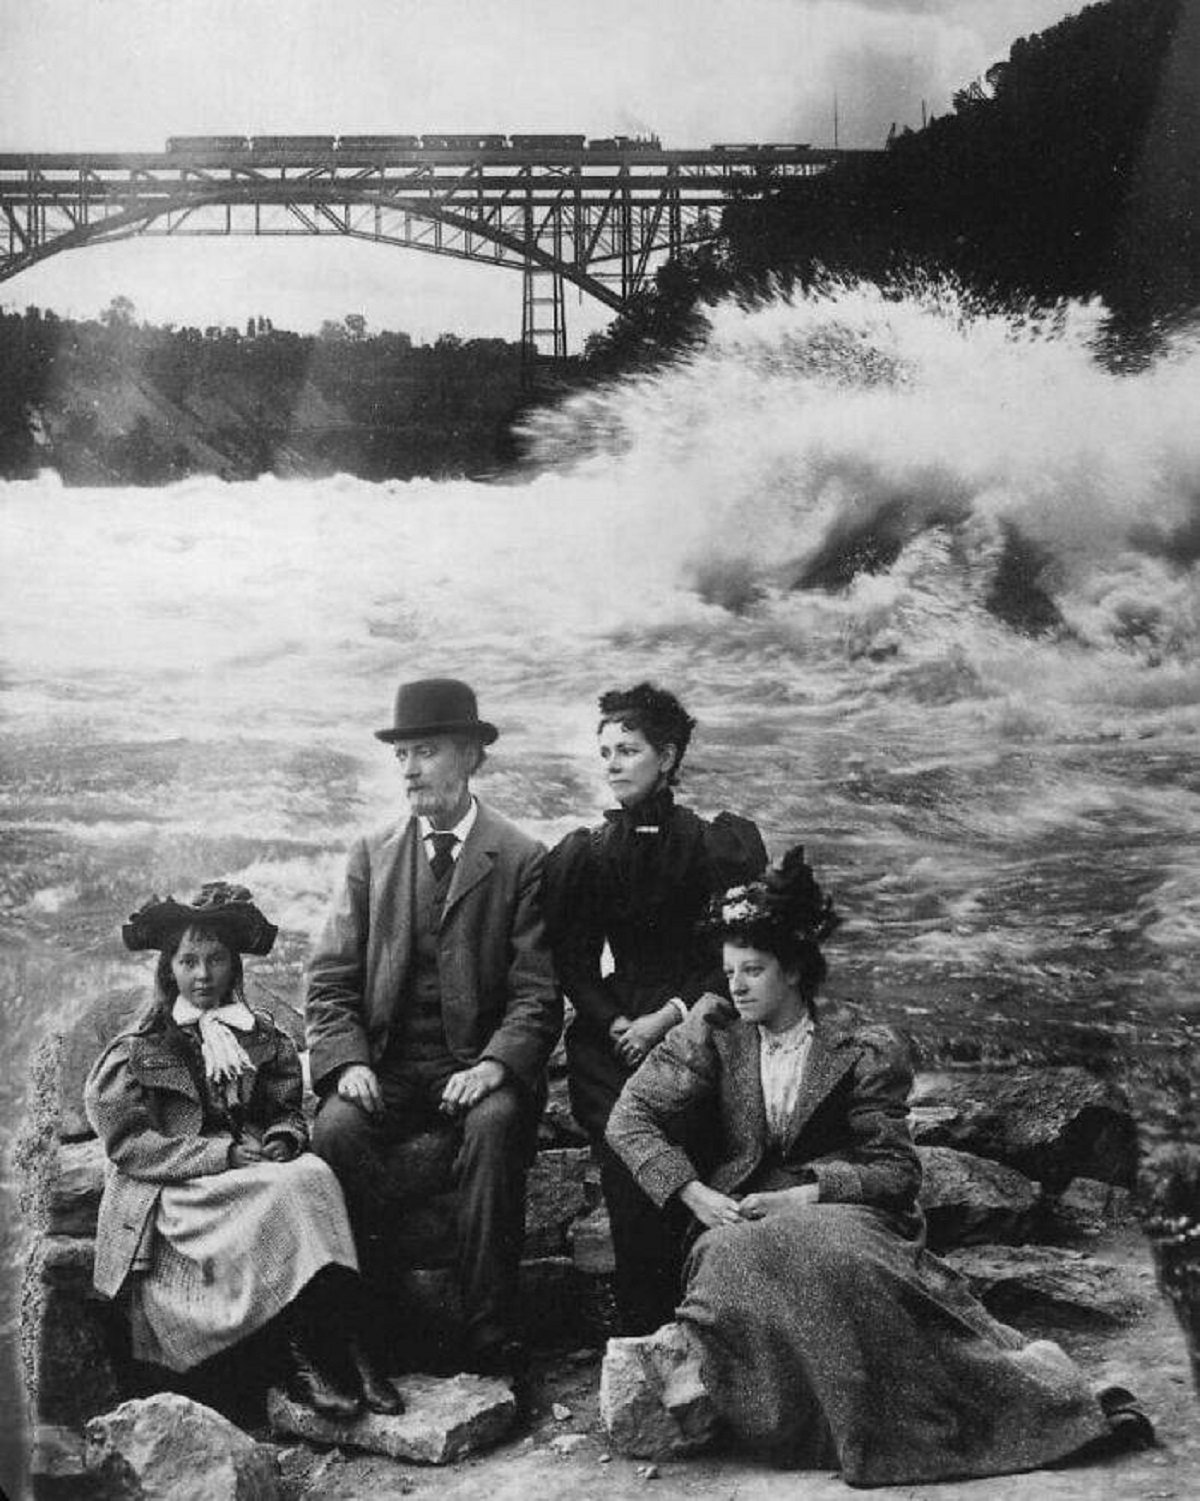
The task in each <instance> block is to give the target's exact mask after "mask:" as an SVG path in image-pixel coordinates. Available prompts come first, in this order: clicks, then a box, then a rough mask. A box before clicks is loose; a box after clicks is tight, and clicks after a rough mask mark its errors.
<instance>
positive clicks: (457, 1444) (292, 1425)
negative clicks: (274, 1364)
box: [267, 1374, 517, 1465]
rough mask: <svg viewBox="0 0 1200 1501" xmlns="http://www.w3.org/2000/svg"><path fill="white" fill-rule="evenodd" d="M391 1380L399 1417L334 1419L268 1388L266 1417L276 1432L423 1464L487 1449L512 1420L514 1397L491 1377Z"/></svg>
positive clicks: (369, 1415) (448, 1460)
mask: <svg viewBox="0 0 1200 1501" xmlns="http://www.w3.org/2000/svg"><path fill="white" fill-rule="evenodd" d="M394 1385H395V1387H396V1389H397V1391H398V1392H399V1393H400V1395H401V1396H402V1397H403V1398H404V1407H405V1410H404V1412H403V1413H401V1414H400V1415H399V1417H385V1416H384V1415H383V1414H381V1413H374V1412H367V1413H364V1414H363V1415H362V1417H359V1418H355V1419H354V1421H353V1422H351V1423H334V1422H331V1421H330V1420H329V1419H328V1418H323V1417H320V1416H319V1415H318V1414H317V1413H315V1412H313V1410H312V1408H311V1407H305V1406H304V1405H303V1404H302V1403H300V1402H294V1401H292V1399H291V1398H290V1397H289V1396H287V1394H286V1393H285V1392H283V1391H281V1390H280V1389H279V1388H278V1387H272V1388H271V1391H270V1392H269V1393H268V1395H267V1418H268V1420H269V1421H270V1424H271V1429H272V1432H274V1433H277V1434H288V1435H290V1436H291V1437H293V1438H303V1439H308V1440H309V1442H311V1443H315V1444H337V1445H339V1446H341V1447H345V1448H354V1449H366V1450H369V1451H370V1452H372V1453H375V1454H385V1455H387V1456H388V1458H389V1459H406V1460H409V1461H411V1462H412V1463H414V1464H424V1465H445V1464H450V1463H452V1462H453V1461H454V1460H456V1459H461V1458H462V1457H463V1455H464V1454H474V1453H476V1452H477V1451H478V1450H480V1449H486V1448H489V1447H490V1446H491V1445H492V1444H495V1443H498V1442H499V1441H500V1440H501V1439H502V1438H503V1437H504V1436H505V1434H507V1433H508V1432H509V1430H510V1429H511V1428H512V1426H513V1424H514V1423H515V1422H516V1417H517V1401H516V1398H515V1397H514V1396H513V1394H512V1390H511V1389H510V1387H509V1386H508V1385H507V1384H506V1383H505V1382H503V1381H498V1380H496V1379H495V1378H494V1377H490V1376H471V1375H466V1374H464V1375H459V1376H424V1375H408V1376H402V1377H398V1378H397V1379H396V1381H395V1383H394Z"/></svg>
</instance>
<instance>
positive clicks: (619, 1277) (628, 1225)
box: [546, 683, 767, 1334]
mask: <svg viewBox="0 0 1200 1501" xmlns="http://www.w3.org/2000/svg"><path fill="white" fill-rule="evenodd" d="M695 725H696V721H695V720H694V719H692V718H691V716H690V715H689V714H688V713H687V711H686V710H685V709H684V707H683V705H682V704H681V703H680V702H679V700H678V699H677V698H676V697H675V695H674V694H673V693H668V692H666V691H665V690H664V689H661V688H656V687H654V686H652V685H651V684H650V683H639V684H637V686H636V687H633V688H629V689H625V690H621V689H614V690H612V691H610V692H608V693H604V694H602V695H601V697H600V723H599V726H598V728H597V735H598V741H599V751H600V760H601V762H602V763H603V765H604V768H605V771H606V774H607V779H608V785H609V787H610V788H611V789H612V793H613V796H614V797H615V799H616V801H617V804H618V806H617V807H616V808H615V809H613V810H612V811H611V812H609V813H606V814H605V816H604V817H605V821H604V823H603V824H601V825H599V827H597V828H593V829H577V830H575V831H574V832H573V833H571V834H568V835H567V837H566V838H565V839H564V840H563V841H562V843H561V844H559V845H558V847H557V848H556V849H555V850H554V851H553V853H552V854H551V856H550V859H549V862H548V864H547V869H546V914H547V924H548V927H549V930H550V934H551V941H552V943H553V945H554V956H555V962H556V964H557V966H558V971H559V976H560V979H561V981H562V985H563V989H564V990H565V992H566V994H567V996H568V998H569V999H570V1001H571V1004H572V1006H573V1007H574V1011H575V1015H574V1018H573V1020H572V1022H571V1025H570V1028H569V1030H568V1033H567V1061H568V1067H569V1085H570V1094H571V1108H572V1111H573V1112H574V1115H575V1118H576V1120H577V1121H578V1122H579V1124H580V1125H581V1126H582V1127H583V1128H584V1130H585V1131H586V1132H587V1133H588V1136H589V1137H590V1138H591V1140H592V1144H593V1146H594V1148H595V1150H596V1153H597V1155H598V1157H599V1161H600V1181H601V1185H602V1187H603V1191H604V1199H605V1202H606V1204H607V1206H608V1213H609V1219H610V1221H611V1224H612V1237H613V1251H614V1254H615V1258H616V1295H617V1309H618V1314H619V1317H620V1321H621V1326H622V1331H623V1332H624V1333H626V1334H645V1333H648V1332H649V1331H650V1330H652V1329H656V1328H657V1327H658V1325H659V1324H661V1323H662V1322H663V1321H664V1320H665V1319H669V1318H670V1317H671V1314H672V1310H673V1309H674V1307H675V1302H676V1300H677V1298H678V1295H679V1268H680V1230H681V1229H682V1221H681V1219H680V1217H679V1216H675V1217H674V1220H672V1217H671V1216H669V1215H664V1214H662V1213H660V1211H659V1210H658V1209H657V1208H656V1207H655V1206H654V1205H653V1204H652V1203H651V1202H650V1200H649V1199H648V1198H647V1197H646V1195H645V1194H644V1193H643V1192H642V1190H641V1189H640V1188H639V1187H638V1186H637V1184H636V1183H635V1182H634V1181H633V1179H632V1178H631V1177H630V1175H629V1173H628V1172H627V1170H626V1168H625V1167H624V1165H623V1164H622V1163H621V1161H620V1160H619V1159H618V1158H617V1157H616V1156H615V1154H614V1153H613V1152H612V1150H611V1149H610V1148H609V1147H607V1146H606V1145H605V1142H604V1130H605V1127H606V1126H607V1124H608V1117H609V1112H610V1111H611V1110H612V1107H613V1105H614V1104H615V1103H616V1100H617V1096H618V1095H619V1094H620V1092H621V1090H622V1088H623V1087H624V1084H625V1081H626V1080H627V1079H628V1078H629V1077H630V1075H631V1074H632V1073H633V1072H634V1071H635V1070H636V1069H637V1068H638V1067H639V1066H640V1064H641V1063H642V1062H643V1060H644V1059H645V1058H646V1057H647V1056H648V1055H649V1054H650V1052H651V1051H652V1050H653V1049H654V1048H655V1047H656V1046H657V1044H658V1043H659V1042H661V1041H662V1039H663V1038H664V1037H665V1036H666V1035H667V1034H668V1033H669V1032H670V1031H671V1029H672V1028H673V1027H675V1026H677V1025H678V1024H679V1023H680V1022H682V1021H683V1020H684V1019H685V1018H686V1017H687V1015H688V1012H689V1011H690V1009H691V1007H692V1006H693V1005H694V1004H695V1002H696V1001H697V1000H699V998H700V997H701V996H702V995H704V994H705V993H706V992H717V993H719V994H724V992H725V985H724V977H723V975H722V973H721V955H720V947H719V945H718V944H717V943H716V941H715V940H714V939H713V938H712V937H711V936H706V935H704V934H703V933H701V932H700V930H699V920H700V918H701V917H702V916H703V913H704V911H705V908H706V906H707V904H708V902H709V899H710V898H711V897H712V896H713V894H714V893H716V892H719V891H723V890H724V889H725V888H726V887H727V886H730V885H734V884H736V883H738V882H741V881H748V880H750V879H752V878H753V877H754V876H756V875H758V874H759V873H760V872H761V871H762V869H763V867H764V866H765V865H766V858H767V855H766V849H765V847H764V845H763V841H762V836H761V835H760V834H759V832H758V830H757V828H755V826H754V825H753V824H752V823H751V822H750V821H749V820H748V819H745V818H739V817H737V816H736V815H735V814H732V813H719V814H718V815H717V816H716V817H715V818H714V819H712V820H711V821H709V820H706V819H703V818H700V817H698V816H697V815H696V814H695V813H693V812H692V811H691V810H690V809H688V808H685V807H681V806H680V805H679V804H678V803H676V801H675V796H674V792H673V790H672V789H673V788H674V786H675V783H676V782H677V781H678V780H679V773H680V768H681V767H682V765H683V759H684V756H685V754H686V752H687V748H688V743H689V741H690V740H691V736H692V731H693V729H694V728H695ZM606 945H607V947H608V950H609V953H610V954H611V957H612V966H613V967H612V972H611V973H610V974H607V975H606V974H604V973H603V970H602V956H603V953H604V949H605V946H606Z"/></svg>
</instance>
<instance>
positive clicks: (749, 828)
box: [679, 813, 767, 1008]
mask: <svg viewBox="0 0 1200 1501" xmlns="http://www.w3.org/2000/svg"><path fill="white" fill-rule="evenodd" d="M766 867H767V847H766V845H765V844H764V843H763V837H762V835H761V834H760V833H759V832H758V828H757V826H756V825H755V824H754V823H752V822H751V821H750V819H748V818H743V817H741V815H740V814H738V813H718V814H717V816H716V817H715V818H714V819H713V820H712V821H711V823H706V824H705V825H704V873H705V887H706V890H705V892H704V900H705V901H706V902H707V900H708V898H709V897H712V896H719V895H720V894H721V893H722V892H723V891H728V889H729V888H730V887H731V886H744V885H745V884H746V882H747V881H753V880H755V879H756V878H757V877H758V876H760V875H762V873H763V871H764V870H765V869H766ZM701 916H703V912H702V911H701V912H697V914H696V917H697V927H696V931H695V933H694V934H693V937H692V951H691V954H690V956H689V962H688V965H687V972H686V976H685V978H684V979H683V981H682V983H681V984H680V987H679V996H680V999H681V1000H682V1001H683V1003H684V1004H685V1005H686V1006H688V1007H689V1008H690V1007H691V1006H694V1005H695V1003H696V1001H698V1000H699V998H700V997H701V996H702V995H724V994H725V993H726V987H725V974H724V971H723V969H722V967H721V945H720V944H719V943H718V942H717V940H716V939H715V938H714V937H712V935H711V934H708V933H705V932H703V931H702V930H701V928H700V926H699V918H700V917H701Z"/></svg>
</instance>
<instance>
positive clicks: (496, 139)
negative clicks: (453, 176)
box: [421, 131, 508, 151]
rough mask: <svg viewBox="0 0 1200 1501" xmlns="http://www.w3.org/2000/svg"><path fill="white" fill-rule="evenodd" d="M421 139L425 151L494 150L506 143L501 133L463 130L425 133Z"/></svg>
mask: <svg viewBox="0 0 1200 1501" xmlns="http://www.w3.org/2000/svg"><path fill="white" fill-rule="evenodd" d="M421 139H422V142H423V144H424V146H425V150H426V151H495V150H498V149H502V148H503V147H505V146H506V145H507V144H508V141H507V138H506V137H505V136H502V135H483V134H482V133H480V132H476V133H475V134H474V135H471V134H469V133H467V132H465V131H459V132H457V133H456V134H454V135H427V136H423V137H422V138H421Z"/></svg>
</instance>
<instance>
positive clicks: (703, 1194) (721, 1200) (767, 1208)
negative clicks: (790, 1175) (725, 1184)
mask: <svg viewBox="0 0 1200 1501" xmlns="http://www.w3.org/2000/svg"><path fill="white" fill-rule="evenodd" d="M817 1195H818V1188H817V1185H816V1184H815V1183H799V1184H797V1185H796V1186H795V1187H793V1188H779V1189H773V1190H771V1191H770V1192H767V1193H751V1194H746V1195H745V1197H744V1198H741V1199H734V1198H731V1197H730V1195H729V1194H723V1193H720V1192H719V1191H718V1190H717V1189H715V1188H709V1187H708V1185H707V1184H706V1183H701V1182H700V1180H699V1179H698V1178H694V1179H693V1180H692V1181H691V1182H690V1183H688V1184H685V1186H684V1187H683V1188H682V1189H681V1190H680V1192H679V1198H680V1202H681V1203H682V1204H683V1205H684V1206H685V1207H686V1208H687V1209H689V1210H690V1211H691V1213H692V1214H694V1215H695V1216H696V1218H697V1219H698V1220H699V1221H700V1223H701V1224H702V1225H703V1226H704V1228H705V1229H706V1230H713V1229H715V1228H716V1227H717V1226H718V1225H740V1224H744V1223H746V1222H747V1221H750V1220H762V1219H768V1218H770V1216H771V1215H774V1214H783V1213H785V1212H786V1211H787V1210H790V1209H799V1208H800V1207H801V1206H802V1205H805V1204H815V1203H816V1202H817Z"/></svg>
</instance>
